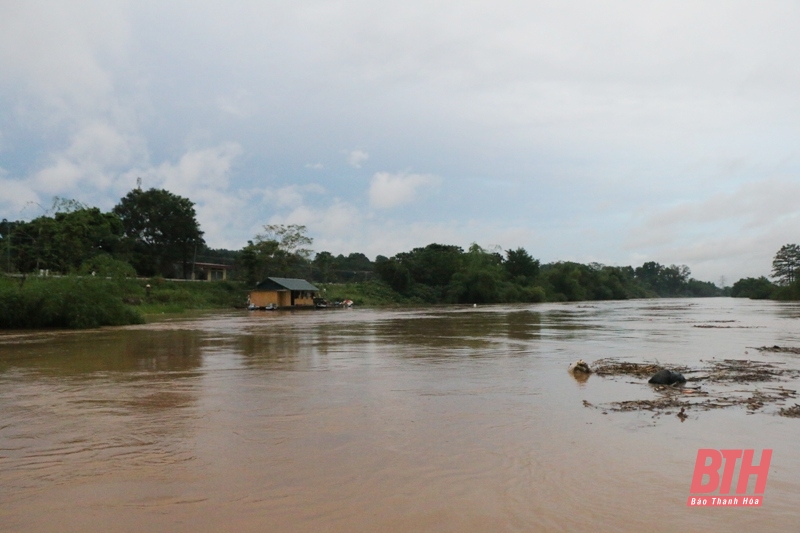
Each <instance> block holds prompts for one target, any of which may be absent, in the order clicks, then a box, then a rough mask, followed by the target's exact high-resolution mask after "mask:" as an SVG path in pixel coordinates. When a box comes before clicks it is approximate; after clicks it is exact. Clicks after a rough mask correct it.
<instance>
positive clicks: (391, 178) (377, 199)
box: [369, 172, 441, 209]
mask: <svg viewBox="0 0 800 533" xmlns="http://www.w3.org/2000/svg"><path fill="white" fill-rule="evenodd" d="M440 181H441V178H439V177H438V176H434V175H432V174H406V173H404V172H399V173H397V174H390V173H388V172H378V173H376V174H375V175H374V176H372V181H371V182H370V186H369V203H370V205H371V206H372V207H375V208H378V209H388V208H391V207H397V206H399V205H403V204H407V203H409V202H411V201H413V200H414V199H415V198H416V196H417V191H418V189H420V188H421V187H430V186H433V185H437V184H438V183H440Z"/></svg>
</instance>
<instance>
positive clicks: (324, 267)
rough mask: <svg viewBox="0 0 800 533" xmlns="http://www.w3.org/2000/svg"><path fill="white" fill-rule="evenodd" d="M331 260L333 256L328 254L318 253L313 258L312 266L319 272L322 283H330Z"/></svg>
mask: <svg viewBox="0 0 800 533" xmlns="http://www.w3.org/2000/svg"><path fill="white" fill-rule="evenodd" d="M333 259H334V258H333V254H331V253H330V252H320V253H318V254H317V255H316V256H315V257H314V261H313V262H312V264H313V265H314V268H316V269H317V271H318V272H319V278H320V280H321V281H322V282H323V283H328V282H329V281H330V277H331V267H332V266H333Z"/></svg>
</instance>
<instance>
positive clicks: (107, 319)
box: [0, 276, 247, 329]
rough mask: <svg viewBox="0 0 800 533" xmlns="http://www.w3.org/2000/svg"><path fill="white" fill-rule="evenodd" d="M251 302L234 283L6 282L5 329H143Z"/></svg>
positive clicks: (1, 300)
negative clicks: (163, 319)
mask: <svg viewBox="0 0 800 533" xmlns="http://www.w3.org/2000/svg"><path fill="white" fill-rule="evenodd" d="M148 285H149V286H150V287H149V290H148V287H147V286H148ZM246 298H247V289H246V287H245V285H244V284H243V283H239V282H229V281H212V282H188V281H187V282H183V281H170V280H165V279H161V278H153V279H130V278H117V279H114V278H103V279H100V278H94V277H88V276H86V277H83V276H63V277H38V276H30V277H13V278H12V277H2V278H0V328H2V329H30V328H70V329H84V328H95V327H100V326H120V325H126V324H140V323H143V322H144V321H145V317H146V316H147V315H156V314H162V313H182V312H184V311H187V310H190V309H221V308H231V307H236V306H242V307H243V306H244V303H245V301H246Z"/></svg>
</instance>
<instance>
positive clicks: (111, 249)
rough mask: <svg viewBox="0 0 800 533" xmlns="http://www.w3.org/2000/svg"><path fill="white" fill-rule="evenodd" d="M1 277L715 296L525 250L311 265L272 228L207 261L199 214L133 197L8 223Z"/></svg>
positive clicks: (556, 296)
mask: <svg viewBox="0 0 800 533" xmlns="http://www.w3.org/2000/svg"><path fill="white" fill-rule="evenodd" d="M0 232H2V233H0V234H1V235H2V241H0V249H2V250H4V251H5V255H6V270H7V271H9V272H19V273H32V272H40V271H42V270H48V271H50V272H53V273H63V274H68V273H75V274H84V275H86V274H92V273H94V274H97V275H101V276H117V275H123V276H137V275H138V276H145V277H152V276H162V277H166V278H184V279H185V278H189V277H191V275H192V272H193V271H194V269H195V265H196V263H197V262H198V259H200V260H202V261H206V262H212V263H214V262H216V263H225V264H226V265H227V266H228V267H229V270H230V273H231V278H232V279H235V280H240V281H243V282H245V283H246V284H248V285H250V286H252V285H253V284H255V283H257V282H259V281H261V280H263V279H264V278H266V277H298V278H305V279H309V280H311V281H313V282H318V283H349V282H365V281H369V282H372V283H380V284H383V285H385V286H388V287H389V288H391V290H392V291H394V292H395V293H397V294H398V295H402V296H403V297H404V298H407V299H408V300H409V301H419V302H428V303H493V302H541V301H577V300H609V299H626V298H639V297H654V296H666V297H677V296H719V295H722V294H724V293H723V291H722V290H721V289H720V288H718V287H716V286H715V285H714V284H712V283H710V282H703V281H698V280H695V279H693V278H691V272H690V270H689V268H688V267H687V266H685V265H669V266H666V265H661V264H659V263H656V262H652V261H651V262H647V263H644V264H643V265H641V266H640V267H636V268H634V267H631V266H625V267H618V266H606V265H601V264H598V263H590V264H581V263H576V262H570V261H558V262H553V263H548V264H541V263H540V261H539V260H538V259H535V258H534V257H532V256H531V255H530V253H529V252H528V251H527V250H525V249H524V248H516V249H508V250H501V249H494V250H487V249H484V248H482V247H480V246H479V245H477V244H473V245H472V246H470V247H469V248H468V249H467V250H464V249H463V248H461V247H459V246H455V245H447V244H438V243H432V244H429V245H427V246H425V247H420V248H414V249H413V250H410V251H408V252H401V253H398V254H396V255H394V256H392V257H385V256H380V255H379V256H377V257H376V259H375V260H374V261H372V260H370V259H369V258H368V257H367V256H366V255H364V254H362V253H358V252H354V253H350V254H349V255H346V256H345V255H343V254H339V255H334V254H332V253H330V252H328V251H321V252H317V253H315V252H314V251H313V250H312V245H313V239H312V238H311V237H309V236H308V235H307V229H306V227H305V226H302V225H265V226H264V227H263V231H262V232H261V233H259V234H257V235H255V236H254V237H253V239H251V240H249V241H248V242H247V244H246V245H245V246H244V247H243V248H242V249H240V250H226V249H211V248H208V247H207V246H206V244H205V241H204V239H203V231H202V230H201V229H200V225H199V223H198V222H197V217H196V212H195V208H194V203H193V202H192V201H191V200H189V199H188V198H184V197H181V196H178V195H175V194H173V193H171V192H169V191H166V190H163V189H149V190H146V191H144V190H141V189H140V188H136V189H133V190H132V191H130V192H129V193H128V194H127V195H125V196H124V197H123V198H121V199H120V201H119V202H118V203H117V205H115V206H114V208H113V209H111V210H110V211H109V212H102V211H101V210H100V209H98V208H96V207H89V206H86V205H84V204H81V203H79V202H76V201H74V200H63V199H56V200H55V201H54V202H53V206H52V207H51V209H50V210H48V212H47V213H45V214H44V215H42V216H39V217H37V218H34V219H33V220H31V221H29V222H24V221H16V222H9V221H7V220H4V221H3V223H2V227H0Z"/></svg>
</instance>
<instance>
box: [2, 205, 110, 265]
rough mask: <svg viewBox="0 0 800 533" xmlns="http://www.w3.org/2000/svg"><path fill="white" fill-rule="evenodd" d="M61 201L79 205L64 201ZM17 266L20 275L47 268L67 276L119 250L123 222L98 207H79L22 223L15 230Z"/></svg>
mask: <svg viewBox="0 0 800 533" xmlns="http://www.w3.org/2000/svg"><path fill="white" fill-rule="evenodd" d="M62 202H73V203H70V204H69V205H72V206H73V207H74V206H76V205H81V204H77V202H74V200H73V201H67V200H62ZM14 232H15V235H14V241H15V243H16V245H15V248H16V250H15V251H16V254H15V255H16V257H15V263H16V266H17V269H18V270H19V271H20V272H30V271H33V270H38V269H48V270H53V271H57V272H63V273H67V272H70V271H75V270H77V269H78V268H79V267H80V266H81V264H82V263H83V262H84V261H86V260H88V259H91V258H92V257H94V256H96V255H99V254H115V253H117V252H118V251H119V249H120V240H121V238H122V233H123V230H122V223H121V222H120V220H119V218H118V217H117V216H116V215H114V214H113V213H102V212H100V210H99V209H97V208H96V207H92V208H86V207H76V208H75V209H73V210H69V211H61V212H57V213H56V214H55V215H54V216H41V217H38V218H35V219H33V220H31V221H30V222H21V223H18V224H17V227H16V228H15V229H14Z"/></svg>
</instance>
